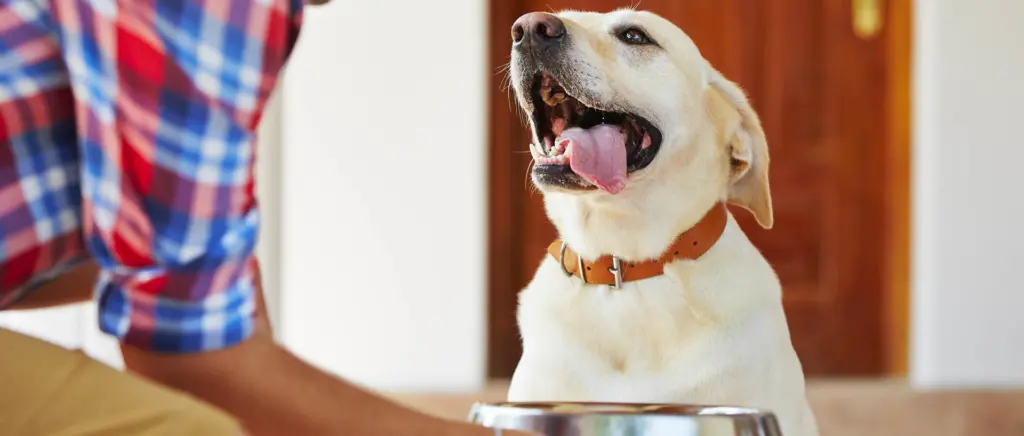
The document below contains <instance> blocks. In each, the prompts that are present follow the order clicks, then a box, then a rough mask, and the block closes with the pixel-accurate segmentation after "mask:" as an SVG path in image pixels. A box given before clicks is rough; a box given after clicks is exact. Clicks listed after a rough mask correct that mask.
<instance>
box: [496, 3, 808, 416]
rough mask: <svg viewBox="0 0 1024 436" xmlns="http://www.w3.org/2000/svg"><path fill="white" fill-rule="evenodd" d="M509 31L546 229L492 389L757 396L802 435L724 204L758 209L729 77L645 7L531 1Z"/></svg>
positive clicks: (772, 303)
mask: <svg viewBox="0 0 1024 436" xmlns="http://www.w3.org/2000/svg"><path fill="white" fill-rule="evenodd" d="M512 39H513V49H512V62H511V65H510V75H511V79H512V85H513V87H514V89H515V92H516V98H517V100H518V103H519V105H520V106H521V108H522V109H523V110H524V111H526V112H527V113H528V114H529V118H530V125H531V128H532V131H533V144H531V145H530V150H531V153H532V154H533V157H534V166H533V169H532V178H533V182H534V184H535V185H536V186H537V187H538V188H539V189H540V191H541V192H543V194H544V202H545V205H546V208H547V214H548V216H549V217H550V219H551V221H552V222H553V223H554V225H555V227H556V228H557V229H558V233H559V235H560V237H561V238H562V239H561V240H560V241H555V242H554V243H553V244H552V246H551V248H550V250H549V253H550V255H548V256H546V257H545V259H544V261H543V263H542V264H541V266H540V268H539V270H538V271H537V273H536V275H535V277H534V279H533V281H532V282H531V283H530V284H529V286H528V287H527V288H526V289H525V290H523V292H522V293H521V294H520V296H519V312H518V320H519V327H520V331H521V333H522V337H523V348H524V352H523V357H522V360H521V361H520V362H519V366H518V368H517V369H516V372H515V375H514V376H513V379H512V384H511V387H510V390H509V394H508V398H509V400H510V401H606V402H676V403H700V404H714V405H737V406H747V407H758V408H764V409H769V410H772V411H774V412H775V413H776V414H777V415H778V417H779V420H780V422H781V424H782V428H783V431H784V434H786V435H787V436H813V435H816V434H817V425H816V423H815V420H814V416H813V414H812V412H811V410H810V408H809V406H808V402H807V399H806V396H805V392H804V376H803V370H802V368H801V365H800V361H799V359H798V358H797V355H796V353H795V352H794V350H793V345H792V343H791V340H790V337H789V330H788V327H787V325H786V317H785V313H784V312H783V308H782V302H781V287H780V285H779V281H778V278H777V277H776V275H775V272H774V271H773V270H772V268H771V266H769V264H768V262H767V261H766V260H765V259H764V257H763V256H762V255H761V253H760V252H759V251H758V250H757V248H755V247H754V245H753V244H751V242H750V241H749V240H748V238H747V237H746V235H745V234H744V233H743V231H742V230H741V229H740V228H739V226H738V225H737V224H736V221H735V220H734V219H733V217H732V216H731V215H730V214H729V212H728V210H727V209H726V208H725V207H724V204H725V203H727V202H731V203H734V204H737V205H740V206H742V207H744V208H746V209H748V210H749V211H750V212H751V213H753V215H754V217H755V218H756V219H757V222H758V223H760V224H761V225H762V226H764V227H766V228H769V227H771V226H772V201H771V195H770V191H769V187H768V147H767V142H766V140H765V135H764V132H763V130H762V129H761V124H760V121H759V120H758V117H757V114H755V113H754V111H753V109H752V108H751V106H750V104H749V103H748V102H747V99H746V96H745V95H744V93H743V91H742V90H741V89H740V88H739V87H738V86H737V85H736V84H734V83H732V82H730V81H729V80H727V79H725V78H724V77H722V75H721V74H720V73H719V72H718V71H716V70H715V69H714V68H713V67H712V66H711V65H709V63H708V62H707V61H706V60H704V58H703V57H701V54H700V51H699V50H698V49H697V47H696V46H695V45H694V43H693V41H692V40H691V39H690V38H689V37H687V35H686V34H685V33H684V32H683V31H682V30H680V29H679V28H678V27H677V26H675V25H673V24H672V23H670V22H669V21H667V20H665V19H663V18H661V17H659V16H657V15H655V14H652V13H648V12H637V11H633V10H618V11H615V12H611V13H608V14H598V13H590V12H575V11H567V12H561V13H558V14H548V13H540V12H537V13H531V14H527V15H524V16H523V17H521V18H520V19H519V20H517V21H516V23H515V25H514V26H513V28H512Z"/></svg>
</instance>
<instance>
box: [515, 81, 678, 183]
mask: <svg viewBox="0 0 1024 436" xmlns="http://www.w3.org/2000/svg"><path fill="white" fill-rule="evenodd" d="M532 99H533V100H532V101H533V114H532V117H533V125H534V127H535V132H534V133H535V136H536V139H537V141H539V143H534V144H530V153H531V154H532V155H533V159H534V163H535V165H534V170H533V171H534V177H535V178H536V179H537V181H538V182H540V183H547V184H553V185H557V186H560V187H563V188H569V189H593V188H595V187H596V188H600V189H601V190H604V191H606V192H608V193H611V194H617V193H619V192H620V191H622V190H623V189H625V187H626V182H627V179H628V176H629V174H631V173H633V172H635V171H638V170H641V169H643V168H645V167H647V166H648V165H650V163H651V162H652V161H653V160H654V156H655V155H656V154H657V153H658V148H659V146H660V145H661V132H660V131H659V130H658V129H657V128H656V127H654V126H653V125H652V124H651V123H650V122H649V121H647V120H646V119H644V118H643V117H640V116H637V115H634V114H628V113H619V112H610V111H604V110H600V109H597V108H593V107H589V106H587V105H585V104H583V103H581V102H580V101H579V100H577V99H576V98H575V97H573V96H571V95H569V93H568V92H566V90H565V89H564V88H563V87H562V86H561V85H560V84H559V83H558V82H557V81H556V80H555V78H554V77H552V76H551V75H550V74H547V73H540V74H539V75H538V76H537V78H536V80H535V81H534V84H533V89H532Z"/></svg>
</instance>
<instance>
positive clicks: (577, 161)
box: [559, 124, 626, 194]
mask: <svg viewBox="0 0 1024 436" xmlns="http://www.w3.org/2000/svg"><path fill="white" fill-rule="evenodd" d="M564 141H569V144H565V145H566V149H567V150H569V151H568V154H569V166H570V167H571V168H572V171H573V172H574V173H576V174H578V175H579V176H580V177H582V178H583V179H584V180H586V181H588V182H590V183H593V184H594V185H595V186H597V187H598V188H601V189H603V190H605V191H606V192H608V193H610V194H618V193H619V191H622V190H623V189H624V188H625V187H626V137H625V135H623V134H622V129H620V128H619V127H618V126H611V125H608V124H600V125H597V126H594V127H591V128H589V129H581V128H579V127H573V128H571V129H566V130H565V131H564V132H562V135H561V136H560V137H559V142H564Z"/></svg>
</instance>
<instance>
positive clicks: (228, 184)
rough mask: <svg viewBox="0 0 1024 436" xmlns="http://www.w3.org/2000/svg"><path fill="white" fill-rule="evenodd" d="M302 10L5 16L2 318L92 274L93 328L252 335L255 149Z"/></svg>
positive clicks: (107, 2) (101, 3) (234, 7)
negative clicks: (66, 279) (61, 281)
mask: <svg viewBox="0 0 1024 436" xmlns="http://www.w3.org/2000/svg"><path fill="white" fill-rule="evenodd" d="M302 1H303V0H206V1H204V0H2V3H0V308H3V307H4V306H8V305H10V304H11V303H12V302H14V301H16V300H17V299H19V298H20V297H22V296H24V295H25V294H26V293H29V292H32V289H33V288H34V287H36V286H38V285H39V284H41V283H43V282H45V281H46V280H48V279H50V278H53V277H55V276H56V275H59V274H60V273H62V272H63V271H66V270H68V269H69V268H71V267H73V266H75V265H76V264H79V263H81V262H83V261H85V260H87V259H88V258H90V257H91V258H93V259H95V261H96V263H97V264H99V265H100V267H101V269H102V274H101V276H100V279H99V283H97V284H96V295H97V298H98V304H99V310H100V317H99V318H100V328H101V329H102V330H103V331H105V332H107V333H109V334H112V335H114V336H116V337H118V338H119V339H120V340H121V341H122V342H124V343H127V344H131V345H133V346H138V347H142V348H147V349H152V350H158V351H166V352H178V353H187V352H200V351H205V350H212V349H218V348H223V347H227V346H231V345H233V344H236V343H238V342H240V341H242V340H243V339H245V338H246V337H248V335H249V334H250V333H251V331H252V325H253V324H252V315H253V313H254V311H255V300H254V277H253V262H254V260H253V249H254V246H255V243H256V237H257V233H258V228H259V214H258V212H257V208H256V201H255V198H254V194H253V160H254V158H255V156H254V144H253V140H254V132H255V129H256V126H257V123H258V122H259V119H260V115H261V113H262V109H263V107H264V104H265V102H266V100H267V97H268V96H269V94H270V92H271V90H272V89H273V88H274V85H275V83H276V81H277V77H278V73H279V72H280V70H281V68H282V66H283V65H284V63H285V61H286V59H287V57H288V55H289V53H290V51H291V49H292V47H293V45H294V43H295V40H296V38H297V36H298V29H299V25H300V20H301V11H302V6H303V4H302Z"/></svg>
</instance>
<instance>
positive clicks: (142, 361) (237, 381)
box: [121, 269, 516, 436]
mask: <svg viewBox="0 0 1024 436" xmlns="http://www.w3.org/2000/svg"><path fill="white" fill-rule="evenodd" d="M257 277H259V274H258V269H257ZM259 284H260V281H259V280H258V279H257V297H258V300H259V303H258V304H257V314H256V319H255V321H256V327H255V329H254V331H253V335H252V337H250V338H249V339H248V340H247V341H245V342H243V343H241V344H240V345H237V346H234V347H231V348H228V349H224V350H219V351H211V352H208V353H202V354H196V355H162V354H154V353H150V352H148V351H146V350H140V349H138V348H134V347H131V346H122V347H121V350H122V354H123V355H124V359H125V364H126V366H127V367H128V368H129V369H130V370H131V371H133V372H137V373H140V374H142V375H144V376H146V377H149V378H151V379H154V380H156V381H157V382H160V383H162V384H164V385H167V386H171V387H174V388H176V389H179V390H183V391H186V392H189V393H191V394H193V395H195V396H197V397H199V398H202V399H204V400H206V401H208V402H210V403H211V404H214V405H216V406H218V407H220V408H222V409H224V410H226V411H227V412H229V413H231V414H232V415H234V416H236V417H238V418H239V419H240V420H241V421H242V422H243V424H244V425H245V427H246V428H247V430H248V431H250V432H251V433H252V434H253V435H255V436H259V435H283V434H317V435H334V434H337V435H368V436H370V435H382V436H383V435H391V436H399V435H467V436H470V435H479V436H484V435H488V436H490V435H493V434H494V432H493V431H492V430H488V429H485V428H483V427H478V426H475V425H470V424H468V423H455V422H447V421H443V420H440V419H437V418H433V417H429V416H427V415H424V414H421V413H419V412H415V411H413V410H410V409H407V408H405V407H402V406H399V405H397V404H394V403H391V402H389V401H386V400H384V399H383V398H381V397H378V396H376V395H374V394H371V393H369V392H366V391H363V390H361V389H359V388H358V387H356V386H354V385H352V384H350V383H347V382H344V381H342V380H340V379H338V378H335V377H332V376H330V375H328V374H325V373H323V372H321V371H320V370H318V369H316V368H314V367H312V366H310V365H309V364H307V363H305V362H302V361H301V360H299V359H297V358H296V357H294V356H293V355H291V354H290V353H289V352H288V351H287V350H285V349H284V348H282V347H281V346H279V345H278V344H276V343H274V341H273V335H272V331H271V327H270V323H269V321H268V317H267V315H266V310H265V306H264V304H263V298H262V297H263V292H262V286H259ZM505 434H506V435H513V434H516V433H510V432H506V433H505Z"/></svg>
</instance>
